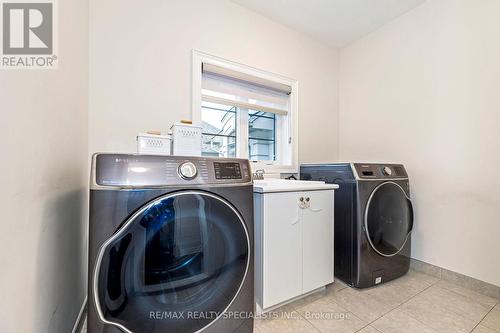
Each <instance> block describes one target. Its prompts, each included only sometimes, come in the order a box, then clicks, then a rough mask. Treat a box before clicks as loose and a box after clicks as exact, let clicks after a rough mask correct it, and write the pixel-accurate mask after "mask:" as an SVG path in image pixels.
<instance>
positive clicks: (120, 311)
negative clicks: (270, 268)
mask: <svg viewBox="0 0 500 333" xmlns="http://www.w3.org/2000/svg"><path fill="white" fill-rule="evenodd" d="M253 283H254V273H253V186H252V179H251V173H250V167H249V163H248V161H247V160H241V159H218V158H217V159H213V158H203V157H178V156H144V155H123V154H96V155H94V156H93V160H92V176H91V190H90V253H89V298H88V299H89V303H88V324H87V328H88V332H89V333H105V332H106V333H118V332H133V333H160V332H161V333H164V332H186V333H192V332H204V333H212V332H214V333H215V332H217V333H222V332H252V331H253V315H252V311H253V306H254V289H253Z"/></svg>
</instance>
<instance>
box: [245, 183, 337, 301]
mask: <svg viewBox="0 0 500 333" xmlns="http://www.w3.org/2000/svg"><path fill="white" fill-rule="evenodd" d="M333 200H334V191H333V189H326V190H315V191H300V192H277V193H254V202H255V274H256V276H255V289H256V302H257V304H258V306H259V307H260V310H264V311H265V310H266V309H268V308H271V307H273V306H275V305H277V304H280V303H284V302H286V301H288V300H291V299H294V298H296V297H298V296H300V295H303V294H305V293H308V292H310V291H312V290H314V289H318V288H320V287H323V286H325V285H327V284H329V283H332V282H333Z"/></svg>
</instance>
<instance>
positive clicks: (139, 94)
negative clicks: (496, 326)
mask: <svg viewBox="0 0 500 333" xmlns="http://www.w3.org/2000/svg"><path fill="white" fill-rule="evenodd" d="M90 3H91V23H90V25H91V46H90V50H91V53H90V54H91V61H90V113H89V133H90V138H89V151H90V153H93V152H97V151H113V152H134V151H135V136H136V135H137V134H138V133H139V132H143V131H146V130H151V129H157V130H163V131H167V130H168V129H169V127H170V125H171V123H173V122H174V121H178V120H180V119H191V52H192V50H193V49H197V50H200V51H203V52H206V53H210V54H213V55H216V56H219V57H223V58H226V59H229V60H232V61H236V62H240V63H243V64H245V65H249V66H253V67H257V68H260V69H263V70H267V71H270V72H274V73H277V74H281V75H285V76H288V77H291V78H294V79H297V80H298V81H299V85H300V87H299V108H300V115H299V124H300V125H299V126H300V128H299V159H300V161H302V162H318V161H328V160H332V159H336V158H337V148H338V145H337V137H336V135H332V133H335V132H336V131H337V108H338V100H337V80H338V77H337V65H338V60H337V52H336V51H334V50H331V49H329V48H327V47H326V46H323V45H321V44H319V43H317V42H315V41H313V40H312V39H310V38H308V37H306V36H305V35H302V34H300V33H298V32H295V31H292V30H290V29H288V28H285V27H283V26H281V25H278V24H276V23H274V22H272V21H270V20H268V19H266V18H264V17H263V16H260V15H258V14H255V13H253V12H251V11H249V10H247V9H244V8H243V7H240V6H238V5H236V4H234V3H232V2H229V1H225V0H212V1H204V0H198V1H194V0H188V1H181V0H177V1H175V0H171V1H164V0H151V1H147V2H144V1H132V0H107V1H99V0H91V2H90ZM325 119H326V120H325Z"/></svg>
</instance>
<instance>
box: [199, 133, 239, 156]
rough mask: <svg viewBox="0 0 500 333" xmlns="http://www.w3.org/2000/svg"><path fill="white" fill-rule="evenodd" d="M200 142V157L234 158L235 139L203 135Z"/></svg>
mask: <svg viewBox="0 0 500 333" xmlns="http://www.w3.org/2000/svg"><path fill="white" fill-rule="evenodd" d="M202 142H203V145H202V152H201V154H202V156H209V157H236V137H233V136H224V135H223V136H219V135H213V134H203V135H202Z"/></svg>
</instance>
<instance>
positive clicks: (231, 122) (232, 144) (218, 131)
mask: <svg viewBox="0 0 500 333" xmlns="http://www.w3.org/2000/svg"><path fill="white" fill-rule="evenodd" d="M201 126H202V130H203V135H202V155H203V156H212V157H236V108H235V107H230V106H226V105H221V104H215V103H209V102H203V104H202V108H201Z"/></svg>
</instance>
